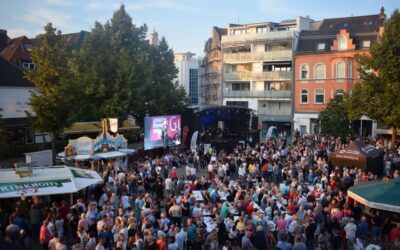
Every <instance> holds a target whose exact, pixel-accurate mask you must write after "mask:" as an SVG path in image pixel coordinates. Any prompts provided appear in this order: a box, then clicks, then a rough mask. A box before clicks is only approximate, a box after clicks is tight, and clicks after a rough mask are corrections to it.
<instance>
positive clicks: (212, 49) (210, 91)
mask: <svg viewBox="0 0 400 250" xmlns="http://www.w3.org/2000/svg"><path fill="white" fill-rule="evenodd" d="M211 33H212V35H211V37H210V38H209V39H208V40H207V42H206V43H205V45H204V58H203V59H202V60H201V61H200V104H211V105H221V104H222V84H221V81H222V74H221V71H222V63H221V59H222V53H221V37H222V36H223V35H226V34H227V29H224V28H218V27H213V28H212V31H211Z"/></svg>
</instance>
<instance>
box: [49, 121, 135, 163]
mask: <svg viewBox="0 0 400 250" xmlns="http://www.w3.org/2000/svg"><path fill="white" fill-rule="evenodd" d="M107 127H108V120H107V119H104V120H103V121H102V132H101V133H100V134H99V135H98V136H97V137H96V138H95V139H92V138H90V137H87V136H83V137H80V138H78V139H71V140H69V142H68V145H67V146H66V147H65V149H64V151H63V152H60V153H59V154H58V155H57V159H58V160H59V161H60V162H62V163H64V164H65V165H67V166H74V167H87V168H91V169H92V170H98V171H99V170H100V168H101V167H102V166H106V165H110V163H111V165H112V166H113V167H114V168H117V169H119V168H126V167H127V165H128V158H129V156H130V155H133V154H134V153H135V150H134V149H129V148H128V141H127V140H126V139H125V137H124V136H123V135H120V134H118V133H116V134H115V135H114V136H112V135H110V133H109V132H108V129H107ZM113 127H114V126H111V132H116V131H117V130H118V127H117V126H116V127H117V128H116V129H114V128H113Z"/></svg>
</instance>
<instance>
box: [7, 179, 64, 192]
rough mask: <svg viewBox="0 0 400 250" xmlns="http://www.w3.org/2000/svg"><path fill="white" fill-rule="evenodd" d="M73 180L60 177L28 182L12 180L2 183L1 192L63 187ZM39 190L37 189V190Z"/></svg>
mask: <svg viewBox="0 0 400 250" xmlns="http://www.w3.org/2000/svg"><path fill="white" fill-rule="evenodd" d="M69 182H71V180H70V179H60V180H45V181H28V182H20V183H18V182H11V183H1V184H0V193H9V192H20V191H24V190H35V189H36V190H37V189H39V188H54V187H56V188H60V187H63V183H69ZM36 192H37V191H36Z"/></svg>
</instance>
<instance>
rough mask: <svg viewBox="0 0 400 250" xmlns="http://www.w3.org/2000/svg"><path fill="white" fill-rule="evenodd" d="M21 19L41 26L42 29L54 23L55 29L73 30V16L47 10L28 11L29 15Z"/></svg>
mask: <svg viewBox="0 0 400 250" xmlns="http://www.w3.org/2000/svg"><path fill="white" fill-rule="evenodd" d="M21 19H22V20H24V21H28V22H30V23H31V24H38V25H41V26H42V27H44V26H45V25H46V24H47V23H52V24H53V26H54V27H56V28H57V29H60V30H65V29H70V28H73V27H72V25H71V22H72V19H73V16H71V15H68V14H66V13H61V12H57V11H53V10H49V9H46V8H31V9H28V11H27V13H26V14H25V15H22V17H21Z"/></svg>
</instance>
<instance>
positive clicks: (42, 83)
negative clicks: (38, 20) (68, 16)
mask: <svg viewBox="0 0 400 250" xmlns="http://www.w3.org/2000/svg"><path fill="white" fill-rule="evenodd" d="M44 30H45V33H44V34H42V35H39V36H38V38H39V39H40V40H41V42H42V45H41V46H40V47H36V48H33V49H32V61H33V63H34V64H35V65H36V67H37V69H36V70H27V71H25V72H24V73H25V77H26V79H28V80H29V81H31V82H32V83H33V84H35V87H36V90H35V91H34V92H32V95H31V98H30V99H29V105H30V106H31V107H32V111H33V113H34V114H28V115H29V116H30V117H33V127H34V128H35V129H37V130H39V131H41V132H50V133H51V140H52V149H53V162H55V155H56V142H57V139H58V138H59V136H60V134H61V133H62V132H63V129H64V128H65V127H68V126H70V125H71V124H72V121H71V112H72V110H73V109H74V107H73V104H74V99H73V98H74V93H75V92H76V86H75V84H74V82H73V81H71V80H70V79H71V78H72V77H71V72H70V70H69V65H68V63H69V58H70V56H71V49H70V48H69V46H68V45H67V41H66V40H65V39H64V38H63V37H62V36H61V32H59V31H58V32H56V28H54V27H53V26H52V24H51V23H49V24H48V25H46V26H45V27H44Z"/></svg>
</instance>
